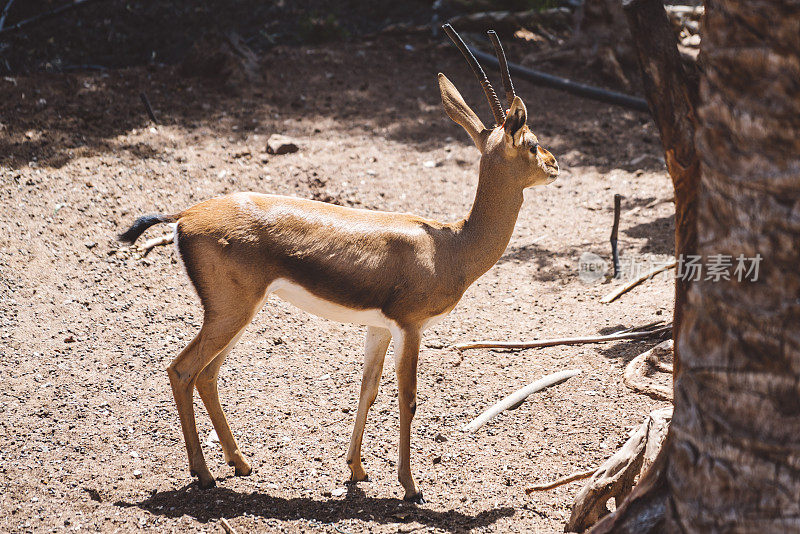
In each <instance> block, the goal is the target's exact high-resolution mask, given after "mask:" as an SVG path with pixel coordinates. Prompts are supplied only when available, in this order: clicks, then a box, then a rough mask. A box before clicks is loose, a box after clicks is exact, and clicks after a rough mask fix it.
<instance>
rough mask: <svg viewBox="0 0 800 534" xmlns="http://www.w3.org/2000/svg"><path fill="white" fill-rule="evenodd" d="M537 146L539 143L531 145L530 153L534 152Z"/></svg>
mask: <svg viewBox="0 0 800 534" xmlns="http://www.w3.org/2000/svg"><path fill="white" fill-rule="evenodd" d="M537 148H539V143H536V144H535V145H533V146H532V147H531V153H532V154H536V149H537Z"/></svg>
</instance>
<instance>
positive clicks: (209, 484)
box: [197, 477, 217, 489]
mask: <svg viewBox="0 0 800 534" xmlns="http://www.w3.org/2000/svg"><path fill="white" fill-rule="evenodd" d="M197 485H198V486H199V487H200V489H209V488H213V487H214V486H216V485H217V481H216V480H214V477H211V478H210V479H208V480H203V479H202V478H198V479H197Z"/></svg>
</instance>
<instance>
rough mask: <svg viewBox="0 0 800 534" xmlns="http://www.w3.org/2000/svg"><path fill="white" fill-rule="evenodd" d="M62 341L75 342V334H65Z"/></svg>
mask: <svg viewBox="0 0 800 534" xmlns="http://www.w3.org/2000/svg"><path fill="white" fill-rule="evenodd" d="M64 343H75V336H67V337H65V338H64Z"/></svg>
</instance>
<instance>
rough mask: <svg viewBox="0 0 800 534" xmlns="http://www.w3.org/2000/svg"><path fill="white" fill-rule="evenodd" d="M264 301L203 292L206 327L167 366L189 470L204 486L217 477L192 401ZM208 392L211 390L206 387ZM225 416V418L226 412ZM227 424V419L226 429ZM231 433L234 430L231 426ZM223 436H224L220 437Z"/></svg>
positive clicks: (254, 296) (210, 484)
mask: <svg viewBox="0 0 800 534" xmlns="http://www.w3.org/2000/svg"><path fill="white" fill-rule="evenodd" d="M261 302H263V294H262V295H257V294H251V295H242V294H241V293H239V294H235V295H234V294H220V295H208V294H203V304H204V306H205V308H206V310H205V317H204V320H203V327H202V328H201V329H200V333H199V334H197V337H196V338H194V339H193V340H192V342H191V343H189V345H188V346H187V347H186V348H185V349H184V350H183V352H181V353H180V355H178V357H177V358H175V360H174V361H173V362H172V364H170V366H169V368H168V369H167V373H168V374H169V381H170V384H171V385H172V394H173V396H174V397H175V404H176V405H177V407H178V414H179V416H180V420H181V429H182V430H183V438H184V441H185V442H186V453H187V454H188V456H189V469H190V471H191V473H192V474H193V475H196V476H197V477H198V479H199V484H200V487H201V488H208V487H211V486H213V485H214V484H215V482H214V477H213V476H212V475H211V472H210V471H209V470H208V467H207V466H206V461H205V458H204V457H203V451H202V449H201V447H200V438H199V437H198V435H197V427H196V425H195V417H194V406H193V403H192V394H193V392H194V387H195V384H196V382H197V379H198V377H199V375H200V373H201V372H202V371H203V369H205V368H206V366H208V365H209V364H211V362H212V361H213V360H214V358H216V357H217V356H219V355H220V354H221V353H222V352H223V351H224V350H226V349H227V348H228V347H229V346H231V347H232V345H233V343H232V342H233V341H234V339H235V338H236V337H237V336H238V335H239V334H240V332H241V331H242V330H243V329H244V327H245V326H247V324H248V323H249V322H250V320H251V319H252V317H253V315H255V313H256V311H258V307H259V305H260V304H261ZM220 363H221V362H220ZM214 375H216V373H214ZM206 383H207V380H206V381H204V384H206ZM203 387H205V386H203ZM206 391H208V390H207V389H206ZM218 403H219V401H218V400H217V406H218ZM221 412H222V410H221V408H220V410H219V414H217V413H216V411H215V410H213V409H212V410H210V413H211V414H213V415H212V420H213V418H214V417H215V416H218V415H221ZM222 417H223V418H224V415H222ZM217 423H218V421H215V426H216V424H217ZM227 426H228V425H227V422H225V428H227ZM217 432H219V431H217ZM223 433H225V432H223ZM229 433H230V430H229V429H228V434H229ZM226 437H227V435H226ZM221 439H222V437H221V436H220V440H221ZM231 439H232V436H231Z"/></svg>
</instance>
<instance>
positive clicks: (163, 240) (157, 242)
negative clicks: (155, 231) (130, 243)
mask: <svg viewBox="0 0 800 534" xmlns="http://www.w3.org/2000/svg"><path fill="white" fill-rule="evenodd" d="M173 241H175V233H174V232H173V233H171V234H166V235H162V236H161V237H154V238H153V239H148V240H147V241H145V242H144V243H142V244H141V245H139V246H138V247H137V250H138V251H139V252H141V253H142V256H147V255H148V254H150V251H151V250H153V249H154V248H155V247H160V246H163V245H169V244H170V243H172V242H173Z"/></svg>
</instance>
